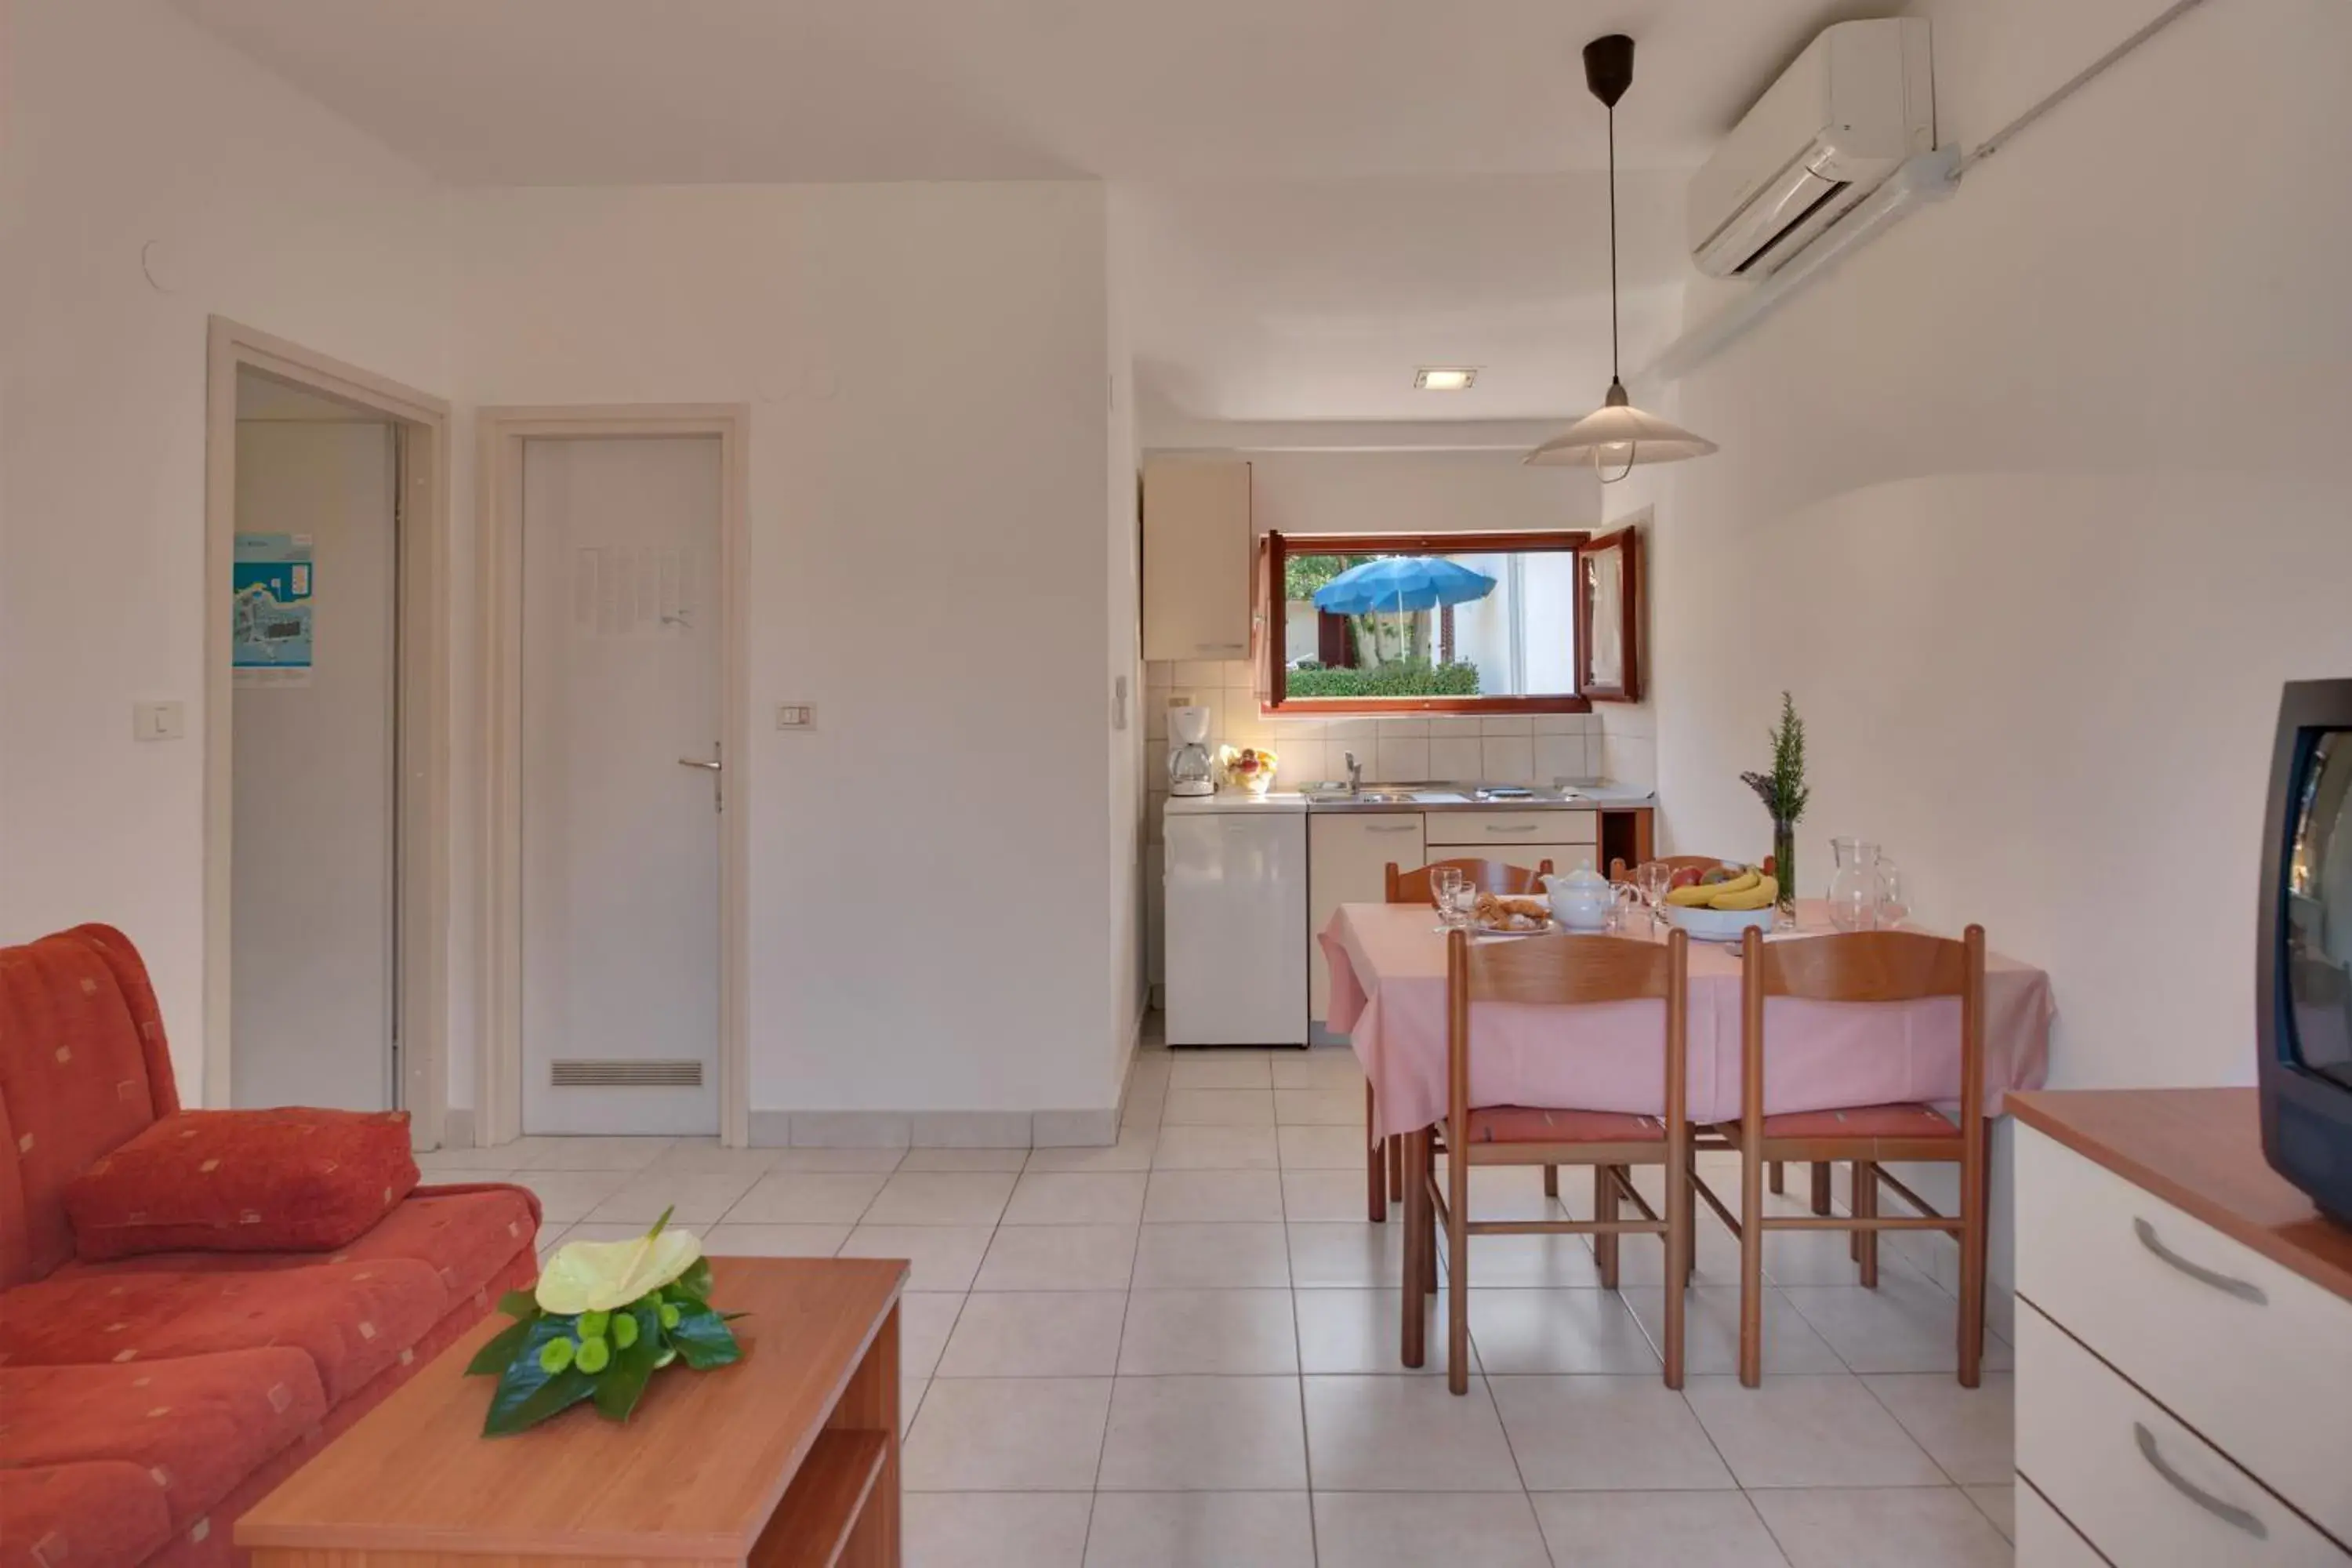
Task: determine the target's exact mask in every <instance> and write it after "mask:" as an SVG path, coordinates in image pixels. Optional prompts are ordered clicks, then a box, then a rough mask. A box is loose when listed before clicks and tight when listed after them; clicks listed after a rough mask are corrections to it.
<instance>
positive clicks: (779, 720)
mask: <svg viewBox="0 0 2352 1568" xmlns="http://www.w3.org/2000/svg"><path fill="white" fill-rule="evenodd" d="M776 728H777V729H779V730H814V729H815V728H816V705H815V704H814V703H810V702H784V703H779V704H778V705H777V708H776Z"/></svg>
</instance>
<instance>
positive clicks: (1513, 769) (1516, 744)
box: [1478, 735, 1537, 784]
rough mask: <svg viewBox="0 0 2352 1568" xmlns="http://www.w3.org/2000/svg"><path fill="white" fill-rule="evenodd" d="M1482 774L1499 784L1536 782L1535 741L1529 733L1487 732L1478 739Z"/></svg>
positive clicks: (1483, 776) (1479, 771) (1480, 771)
mask: <svg viewBox="0 0 2352 1568" xmlns="http://www.w3.org/2000/svg"><path fill="white" fill-rule="evenodd" d="M1478 776H1479V777H1480V778H1483V779H1486V780H1489V781H1491V782H1493V783H1496V784H1534V783H1536V782H1537V779H1536V754H1535V742H1534V741H1533V740H1532V739H1531V738H1530V737H1528V736H1526V735H1487V736H1485V737H1483V738H1482V739H1481V740H1480V741H1479V742H1478Z"/></svg>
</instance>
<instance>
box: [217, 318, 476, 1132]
mask: <svg viewBox="0 0 2352 1568" xmlns="http://www.w3.org/2000/svg"><path fill="white" fill-rule="evenodd" d="M211 348H212V358H211V374H210V380H209V387H208V396H207V417H208V429H207V439H208V447H207V464H206V497H205V528H206V556H205V560H206V630H207V670H206V680H205V1103H206V1104H208V1105H215V1106H224V1105H236V1106H268V1105H289V1104H297V1105H323V1106H334V1107H340V1108H346V1109H352V1110H389V1109H394V1108H402V1109H405V1110H409V1111H410V1112H411V1113H412V1118H413V1126H414V1131H415V1137H416V1140H417V1142H419V1143H422V1144H426V1145H431V1144H434V1143H437V1142H440V1141H441V1138H442V1135H443V1131H444V1129H443V1125H442V1123H443V1120H444V1107H445V1105H446V1064H445V1058H444V1055H443V1038H442V1037H443V1029H444V1019H445V1016H446V991H445V982H444V978H443V977H444V973H445V970H446V959H445V954H444V952H443V949H444V947H445V945H446V940H447V908H448V892H447V882H446V870H445V867H446V854H445V853H444V847H445V846H446V823H447V795H448V792H447V784H446V773H447V768H446V755H447V742H446V721H445V717H444V714H445V703H444V702H443V700H442V695H441V693H442V689H443V688H444V686H445V685H446V624H447V611H446V600H445V599H444V592H445V581H444V576H443V573H442V571H441V557H442V549H441V529H442V520H443V517H444V506H443V500H442V498H443V495H444V493H445V491H446V480H445V479H444V478H443V476H444V475H445V473H446V468H445V467H444V454H445V452H446V434H447V410H446V405H443V404H441V403H440V402H438V401H437V400H436V399H433V398H429V397H426V396H425V395H422V394H419V393H415V392H412V391H410V390H408V389H407V388H404V387H401V386H398V385H396V384H392V383H389V382H385V381H383V380H382V379H381V378H378V377H375V376H373V375H371V374H368V373H366V372H363V371H361V370H358V369H356V368H355V367H352V366H348V365H343V364H340V363H337V362H335V361H332V360H329V359H325V358H323V357H322V356H319V355H314V354H311V353H308V352H306V351H304V350H301V349H299V348H298V347H296V346H294V345H292V344H289V343H286V342H281V341H279V340H277V339H273V338H269V337H268V336H267V335H266V334H262V333H258V332H255V331H251V330H250V329H247V328H244V327H240V326H237V325H236V324H235V323H232V322H227V321H218V320H215V321H214V323H213V332H212V344H211Z"/></svg>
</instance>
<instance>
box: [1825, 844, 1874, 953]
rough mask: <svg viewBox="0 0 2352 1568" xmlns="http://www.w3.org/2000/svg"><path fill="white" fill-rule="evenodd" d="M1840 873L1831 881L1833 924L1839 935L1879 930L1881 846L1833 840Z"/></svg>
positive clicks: (1831, 917)
mask: <svg viewBox="0 0 2352 1568" xmlns="http://www.w3.org/2000/svg"><path fill="white" fill-rule="evenodd" d="M1830 851H1831V853H1832V854H1833V855H1835V856H1836V857H1837V870H1836V871H1835V872H1834V873H1832V875H1831V877H1830V923H1831V924H1832V925H1834V926H1836V927H1837V929H1838V930H1840V931H1874V930H1875V929H1876V928H1877V926H1878V902H1879V888H1880V884H1879V880H1878V866H1879V854H1878V846H1877V845H1875V844H1873V843H1871V842H1870V841H1869V840H1868V839H1865V838H1832V839H1831V840H1830Z"/></svg>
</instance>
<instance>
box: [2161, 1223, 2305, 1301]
mask: <svg viewBox="0 0 2352 1568" xmlns="http://www.w3.org/2000/svg"><path fill="white" fill-rule="evenodd" d="M2132 1229H2133V1231H2134V1232H2135V1233H2136V1234H2137V1236H2138V1237H2139V1244H2140V1245H2141V1246H2142V1247H2147V1249H2148V1250H2149V1251H2150V1252H2153V1253H2155V1254H2156V1255H2157V1256H2158V1258H2163V1259H2164V1260H2165V1261H2166V1262H2167V1263H2169V1264H2171V1265H2172V1266H2173V1267H2174V1268H2178V1269H2179V1270H2180V1271H2181V1272H2182V1273H2183V1274H2186V1275H2188V1276H2189V1278H2190V1279H2195V1280H2199V1281H2200V1282H2202V1283H2204V1284H2207V1285H2210V1286H2211V1287H2213V1289H2216V1290H2219V1291H2221V1292H2222V1293H2223V1294H2224V1295H2229V1296H2235V1297H2236V1298H2237V1299H2238V1300H2241V1301H2252V1303H2253V1304H2254V1305H2255V1306H2257V1307H2267V1306H2269V1305H2270V1304H2271V1299H2270V1298H2269V1297H2268V1296H2267V1295H2265V1294H2263V1288H2262V1287H2261V1286H2259V1285H2256V1284H2252V1283H2251V1282H2249V1281H2247V1280H2244V1279H2231V1277H2230V1276H2229V1275H2227V1274H2216V1273H2215V1272H2213V1270H2211V1269H2210V1268H2206V1267H2205V1266H2204V1265H2203V1264H2201V1263H2191V1262H2190V1261H2189V1259H2187V1258H2183V1257H2181V1256H2180V1254H2179V1253H2177V1252H2175V1251H2173V1250H2172V1248H2170V1247H2167V1246H2165V1245H2164V1241H2163V1238H2162V1237H2158V1235H2157V1234H2156V1226H2152V1225H2150V1224H2148V1223H2147V1221H2146V1220H2144V1219H2142V1218H2140V1217H2139V1216H2138V1215H2133V1216H2132Z"/></svg>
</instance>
